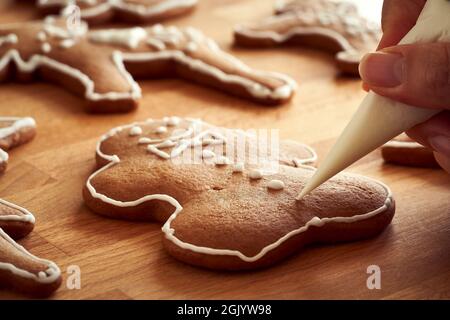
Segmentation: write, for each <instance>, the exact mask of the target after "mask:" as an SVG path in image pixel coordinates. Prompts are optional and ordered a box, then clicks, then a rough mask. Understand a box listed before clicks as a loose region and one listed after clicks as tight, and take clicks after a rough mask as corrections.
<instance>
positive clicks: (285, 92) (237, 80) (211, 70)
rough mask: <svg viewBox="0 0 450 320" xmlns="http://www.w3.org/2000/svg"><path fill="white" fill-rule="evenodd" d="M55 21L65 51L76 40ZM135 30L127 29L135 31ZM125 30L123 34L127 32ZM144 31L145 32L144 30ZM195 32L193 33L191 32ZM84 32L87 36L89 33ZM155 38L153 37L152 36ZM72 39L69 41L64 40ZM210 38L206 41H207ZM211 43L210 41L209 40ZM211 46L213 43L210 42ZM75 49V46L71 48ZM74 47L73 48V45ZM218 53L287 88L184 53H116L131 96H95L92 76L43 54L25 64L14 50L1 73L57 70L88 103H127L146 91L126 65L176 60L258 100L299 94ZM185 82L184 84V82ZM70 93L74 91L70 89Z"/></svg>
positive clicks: (289, 82)
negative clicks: (229, 71)
mask: <svg viewBox="0 0 450 320" xmlns="http://www.w3.org/2000/svg"><path fill="white" fill-rule="evenodd" d="M53 21H54V19H52V17H49V18H48V19H46V22H45V23H44V27H43V28H44V29H46V30H47V29H48V30H47V32H49V31H51V32H53V33H54V32H57V33H58V35H59V36H60V37H63V39H62V41H61V43H60V44H61V46H62V47H65V45H64V44H65V43H64V42H63V41H65V40H68V39H69V40H70V39H72V38H71V37H70V35H69V34H66V33H67V32H65V31H64V29H60V28H57V27H55V26H54V25H52V23H53ZM83 27H84V28H87V26H86V25H83ZM134 29H136V28H134ZM134 29H133V28H131V29H124V30H129V31H132V30H134ZM83 30H84V29H83ZM124 30H122V32H124ZM142 30H143V29H142ZM189 30H191V29H189ZM103 31H106V32H111V30H108V29H105V30H103ZM194 31H195V32H199V31H197V30H195V29H192V30H191V32H190V34H194V33H195V32H194ZM83 32H87V29H86V30H84V31H83ZM99 32H101V31H94V35H95V34H96V33H97V34H98V33H99ZM150 36H151V35H150ZM64 37H69V38H64ZM205 38H206V37H205ZM206 39H209V38H206ZM210 42H211V41H210ZM71 45H73V44H71ZM69 47H70V45H69ZM210 47H211V48H212V47H214V48H216V47H217V45H216V44H215V43H214V46H212V44H211V46H210ZM216 50H220V53H221V54H222V55H223V57H224V58H225V59H227V60H229V61H230V62H232V63H234V64H236V67H239V68H242V69H243V70H244V71H246V72H249V73H253V74H255V75H257V76H261V77H272V78H275V79H278V80H279V81H281V82H283V83H285V84H284V85H281V86H280V87H278V88H275V89H270V88H268V87H265V86H264V85H262V84H261V83H259V82H256V81H254V80H251V79H247V78H244V77H241V76H238V75H233V74H227V73H225V72H223V71H222V70H220V69H219V68H216V67H215V66H212V65H209V64H207V63H205V62H203V61H201V60H198V59H194V58H191V57H190V56H188V55H186V54H185V53H184V52H183V51H181V50H166V51H161V52H135V53H130V52H128V53H125V52H121V51H119V50H116V51H113V53H112V60H113V64H114V66H115V67H116V69H117V71H118V73H119V74H120V75H121V76H122V78H123V79H125V81H126V82H127V84H128V85H129V86H130V91H129V92H113V91H112V92H106V93H97V92H95V83H94V81H93V80H92V79H91V78H89V76H88V75H86V74H84V73H83V72H81V71H80V70H78V69H76V67H71V66H69V65H67V64H64V63H62V62H59V61H57V60H54V59H52V58H50V57H48V56H46V55H43V54H34V55H32V56H31V57H30V58H29V60H28V61H25V60H23V59H22V57H21V55H20V53H19V51H18V50H17V49H10V50H8V51H6V53H5V54H4V55H3V57H2V58H1V59H0V71H2V70H3V69H4V68H6V67H7V66H9V65H10V63H11V62H14V64H15V66H16V67H17V69H18V70H19V71H20V72H25V73H33V72H35V71H36V70H37V69H38V68H39V67H42V66H44V67H47V68H50V69H53V70H56V71H57V72H60V73H62V74H65V75H67V76H69V77H72V78H74V79H76V80H78V81H79V82H80V83H81V85H83V86H84V88H85V92H84V97H85V99H87V100H88V101H100V100H110V101H111V100H112V101H115V100H124V99H131V100H138V99H140V98H141V97H142V91H141V87H140V86H139V84H138V83H137V82H136V81H135V80H134V78H133V76H132V75H131V74H130V73H129V72H128V71H127V70H126V68H125V64H124V63H125V62H128V61H129V62H149V61H154V60H173V61H174V62H175V63H180V64H182V65H185V66H187V67H188V68H190V69H192V70H194V71H197V72H200V73H202V74H206V75H209V76H211V77H213V78H215V79H217V80H219V81H220V82H223V83H231V84H237V85H239V86H241V87H243V88H244V89H245V90H246V91H247V92H248V93H249V94H250V95H251V96H252V97H254V98H258V99H267V98H269V99H275V100H280V99H288V98H290V97H291V96H292V94H293V92H294V91H295V90H296V87H297V84H296V82H295V81H294V80H293V79H291V78H290V77H288V76H286V75H283V74H280V73H276V72H269V71H259V70H253V69H251V68H250V67H248V66H247V65H245V64H244V63H243V62H241V61H240V60H238V59H236V58H235V57H233V56H231V55H230V54H228V53H226V52H224V51H222V50H221V49H219V48H218V47H217V48H216ZM181 80H183V79H182V78H181ZM66 89H68V90H70V88H66ZM219 91H223V92H224V93H228V90H220V89H219Z"/></svg>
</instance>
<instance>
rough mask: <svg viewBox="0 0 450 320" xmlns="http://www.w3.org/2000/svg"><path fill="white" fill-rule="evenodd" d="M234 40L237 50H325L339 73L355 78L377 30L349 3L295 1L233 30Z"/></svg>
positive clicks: (371, 48)
mask: <svg viewBox="0 0 450 320" xmlns="http://www.w3.org/2000/svg"><path fill="white" fill-rule="evenodd" d="M234 37H235V43H236V44H237V45H240V46H248V47H267V46H276V45H281V44H293V45H302V46H307V47H313V48H318V49H322V50H326V51H328V52H331V53H333V54H335V60H336V63H337V65H338V68H339V70H341V71H342V72H344V73H348V74H352V75H355V76H357V75H358V65H359V61H360V59H361V58H362V56H363V55H364V54H365V53H367V52H369V51H372V50H374V49H375V48H376V46H377V44H378V41H379V39H380V37H381V30H380V28H379V27H378V26H377V25H374V24H373V23H371V22H369V21H367V20H366V19H365V18H363V17H362V16H360V15H359V13H358V10H357V9H356V7H355V6H354V5H352V4H350V3H347V2H336V1H330V0H307V1H304V0H303V1H300V0H299V1H294V2H292V3H289V4H287V5H282V6H280V7H278V8H277V12H276V15H274V16H272V17H269V18H267V19H265V20H263V21H261V22H259V23H253V24H247V25H239V26H236V28H235V32H234Z"/></svg>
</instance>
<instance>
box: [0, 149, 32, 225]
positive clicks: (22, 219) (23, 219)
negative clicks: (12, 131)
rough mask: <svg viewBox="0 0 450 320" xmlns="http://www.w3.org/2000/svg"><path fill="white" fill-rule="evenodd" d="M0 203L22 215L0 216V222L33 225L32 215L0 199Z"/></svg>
mask: <svg viewBox="0 0 450 320" xmlns="http://www.w3.org/2000/svg"><path fill="white" fill-rule="evenodd" d="M0 150H1V149H0ZM0 203H1V204H3V205H5V206H7V207H10V208H12V209H15V210H18V211H20V212H21V213H22V215H0V221H18V222H29V223H32V224H34V223H35V221H36V219H35V218H34V216H33V214H32V213H31V212H30V211H28V210H27V209H25V208H22V207H19V206H18V205H15V204H14V203H10V202H8V201H6V200H3V199H0Z"/></svg>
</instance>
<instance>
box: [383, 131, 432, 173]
mask: <svg viewBox="0 0 450 320" xmlns="http://www.w3.org/2000/svg"><path fill="white" fill-rule="evenodd" d="M381 155H382V156H383V159H384V161H386V162H387V163H392V164H398V165H401V166H409V167H424V168H440V166H439V164H438V163H437V161H436V159H435V158H434V154H433V150H431V149H430V148H427V147H424V146H423V145H421V144H419V143H417V142H416V141H414V140H412V139H411V138H410V137H408V136H407V135H406V134H405V133H403V134H401V135H399V136H398V137H395V138H394V139H392V140H391V141H389V142H387V143H386V144H384V145H383V146H382V147H381Z"/></svg>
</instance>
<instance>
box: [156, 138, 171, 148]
mask: <svg viewBox="0 0 450 320" xmlns="http://www.w3.org/2000/svg"><path fill="white" fill-rule="evenodd" d="M175 145H176V143H175V142H173V141H172V140H170V139H168V140H164V141H163V142H161V143H160V144H158V145H157V147H158V148H170V147H173V146H175Z"/></svg>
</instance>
